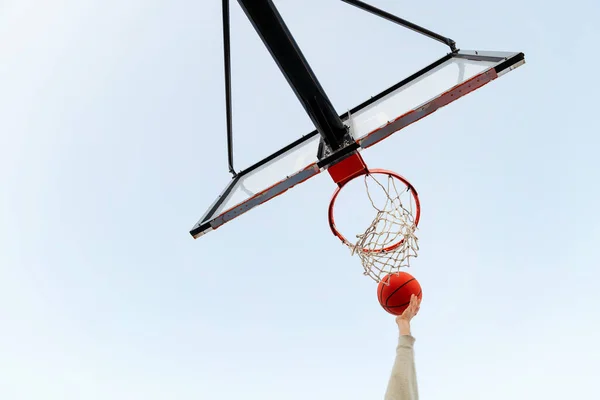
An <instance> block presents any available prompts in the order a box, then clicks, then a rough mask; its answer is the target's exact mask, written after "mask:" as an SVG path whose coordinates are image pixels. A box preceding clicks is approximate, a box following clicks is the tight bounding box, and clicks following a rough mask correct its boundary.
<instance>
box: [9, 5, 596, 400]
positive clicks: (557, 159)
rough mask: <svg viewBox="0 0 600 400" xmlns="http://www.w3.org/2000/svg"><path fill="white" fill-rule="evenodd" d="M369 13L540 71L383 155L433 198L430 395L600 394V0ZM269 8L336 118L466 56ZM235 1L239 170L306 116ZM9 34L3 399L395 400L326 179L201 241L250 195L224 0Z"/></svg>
mask: <svg viewBox="0 0 600 400" xmlns="http://www.w3.org/2000/svg"><path fill="white" fill-rule="evenodd" d="M370 3H371V4H373V5H376V6H379V7H381V8H384V9H386V10H388V11H390V12H392V13H395V14H397V15H399V16H402V17H403V18H406V19H408V20H411V21H413V22H415V23H419V24H421V25H423V26H425V27H427V28H429V29H432V30H435V31H438V32H440V33H442V34H444V35H446V36H449V37H451V38H453V39H454V40H455V41H456V42H457V43H458V46H459V47H460V48H461V49H474V50H494V51H522V52H524V53H525V56H526V60H527V64H525V65H524V66H522V67H520V68H518V69H517V70H515V71H513V72H510V73H509V74H507V75H505V76H503V77H502V78H500V79H498V80H497V81H494V82H493V83H491V84H489V85H487V86H486V87H484V88H482V89H480V90H478V91H476V92H474V93H472V94H470V95H468V96H466V97H465V98H462V99H461V100H459V101H457V102H455V103H453V104H451V105H449V106H448V107H445V108H444V109H442V110H440V111H438V112H436V113H434V114H433V115H431V116H429V117H427V118H426V119H424V120H422V121H419V122H418V123H416V124H414V125H412V126H410V127H408V128H407V129H405V130H404V131H402V132H399V133H396V134H395V135H394V136H392V137H391V138H389V139H387V140H386V141H384V142H381V143H380V144H378V145H377V146H374V147H373V148H371V149H368V150H366V151H364V152H363V153H362V154H363V156H364V158H365V160H366V161H367V162H368V164H369V165H370V166H371V167H377V168H387V169H392V170H394V171H397V172H399V173H401V174H402V175H404V176H405V177H407V178H408V179H409V180H410V181H411V182H412V183H413V185H415V187H416V188H417V190H418V192H419V194H420V197H421V206H422V219H421V223H420V229H419V239H420V246H421V250H420V255H419V257H418V258H417V259H416V260H415V261H414V262H413V264H412V267H411V269H410V271H408V272H410V273H411V274H413V275H414V276H415V277H416V278H417V279H418V280H419V282H420V283H421V285H422V287H423V303H422V306H421V312H420V313H419V315H418V316H417V317H416V318H415V320H414V323H413V334H414V336H415V337H416V340H417V341H416V344H415V352H416V363H417V374H418V380H419V389H420V396H421V398H423V399H445V400H453V399H456V400H459V399H460V400H477V399H481V398H485V399H486V400H496V399H498V400H499V399H507V398H511V399H532V398H544V399H546V400H553V399H564V398H577V399H581V400H583V399H597V398H599V393H598V392H599V389H598V386H597V384H596V382H595V375H596V374H595V373H596V372H597V371H598V370H600V344H598V339H597V338H598V332H599V330H600V314H599V313H598V311H597V309H598V306H599V305H600V294H599V291H598V290H597V282H598V281H600V272H598V266H600V256H599V254H598V253H599V247H598V243H599V242H600V217H599V216H598V213H597V200H598V198H599V195H600V191H599V190H598V187H597V182H598V179H599V178H600V168H599V163H598V161H596V160H597V149H598V147H599V146H600V141H598V139H597V138H596V135H595V134H596V133H597V132H600V126H599V125H600V124H599V123H598V119H597V118H596V115H597V107H596V106H595V104H596V103H597V99H596V95H597V93H598V89H600V85H599V78H598V74H597V73H596V72H595V71H594V67H595V65H597V64H598V62H600V56H598V53H597V51H595V50H594V49H595V48H596V47H597V41H598V39H599V38H600V30H599V28H598V27H597V26H598V25H597V23H596V22H597V21H596V18H595V17H596V16H597V15H600V5H599V4H598V2H594V1H592V0H576V1H574V2H571V3H569V4H568V5H560V6H559V5H556V6H553V5H549V3H547V2H540V1H531V2H523V1H516V0H507V1H505V2H502V3H495V4H491V3H482V2H478V1H477V2H476V1H474V0H464V1H460V2H453V3H444V4H442V3H440V4H437V5H431V4H429V5H423V4H422V3H419V2H409V1H398V0H394V1H392V0H370ZM275 4H276V5H277V6H278V8H279V10H280V12H281V14H282V15H283V17H284V18H285V20H286V22H287V24H288V27H289V28H290V30H291V31H292V33H293V34H294V36H295V37H296V40H297V42H298V44H299V46H300V47H301V49H302V51H303V52H304V54H305V56H306V58H307V59H308V61H309V62H310V63H311V65H312V67H313V69H314V71H315V73H316V75H317V76H318V77H319V79H320V81H321V83H322V85H323V87H324V89H325V90H326V92H327V93H328V95H329V97H330V98H331V100H332V102H333V104H334V105H335V106H336V109H337V110H338V111H339V112H340V113H341V112H344V111H345V110H347V109H348V108H351V107H353V106H355V105H356V104H358V103H360V102H361V101H363V100H365V99H366V98H368V97H369V96H371V95H373V94H376V93H378V92H380V91H381V90H383V89H385V88H387V87H389V86H391V85H392V84H394V83H396V82H397V81H399V80H401V79H403V78H405V77H406V76H408V75H410V74H411V73H413V72H415V71H416V70H418V69H420V68H422V67H424V66H425V65H427V64H429V63H430V62H432V61H434V60H436V59H437V58H439V57H441V56H442V55H444V54H446V52H447V48H445V46H443V45H441V44H439V43H437V42H434V41H431V40H429V39H427V38H424V37H422V36H419V35H417V34H415V33H414V32H411V31H408V30H405V29H403V28H401V27H399V26H396V25H394V24H392V23H389V22H387V21H384V20H380V19H378V18H376V17H374V16H372V15H369V14H366V13H364V12H361V11H359V10H357V9H355V8H353V7H351V6H349V5H347V4H344V3H342V2H341V1H334V0H318V1H317V0H304V1H302V2H293V1H289V0H279V1H275ZM231 12H232V15H231V19H232V71H233V75H232V79H233V97H234V102H233V111H234V119H233V123H234V135H235V139H234V140H235V163H236V168H238V169H240V168H243V167H245V166H249V165H251V164H252V163H253V162H255V161H257V160H259V159H261V158H263V157H265V156H266V155H268V154H270V153H271V152H273V151H275V150H277V149H279V148H281V147H282V146H284V145H286V144H288V143H289V142H292V141H293V140H295V139H297V138H298V137H300V136H301V135H303V134H306V133H308V132H310V131H312V129H313V127H312V126H311V122H310V120H309V119H308V117H307V116H306V114H305V113H304V111H303V109H302V107H301V106H300V104H299V102H298V101H297V99H296V98H295V96H294V94H293V92H292V91H291V90H290V88H289V86H288V85H287V83H286V81H285V79H284V78H283V76H282V75H281V73H280V72H279V70H278V68H277V66H276V64H275V63H274V62H273V60H272V59H271V58H270V56H269V54H268V52H267V51H266V50H265V48H264V47H263V45H262V42H261V41H260V39H259V38H258V36H257V35H256V34H255V32H254V30H253V28H252V26H251V25H250V23H249V22H248V21H247V20H246V19H245V16H244V15H243V12H242V11H241V10H240V7H239V6H238V5H237V4H236V2H232V5H231ZM0 38H2V39H1V40H0V398H2V399H3V400H20V399H46V400H53V399H61V400H70V399H78V400H79V399H86V400H95V399H108V398H110V399H116V400H119V399H127V400H132V399H144V400H153V399H182V400H184V399H213V400H219V399H249V400H252V399H286V400H296V399H307V398H310V399H342V398H343V399H361V400H363V399H377V398H383V393H384V392H385V387H386V384H387V379H388V377H389V373H390V369H391V365H392V363H393V358H394V350H395V346H396V340H397V328H396V326H395V324H394V319H393V317H392V316H390V315H388V314H386V313H385V312H384V311H383V310H382V309H381V308H380V306H379V305H378V304H377V298H376V294H375V288H376V285H375V283H374V282H373V281H371V280H369V279H368V278H367V277H365V276H363V275H362V273H361V266H360V263H359V260H358V259H357V258H355V257H354V258H353V257H351V255H350V254H349V252H348V250H347V249H346V248H344V247H343V246H342V245H341V244H340V243H339V241H338V240H337V239H336V238H335V237H333V236H332V235H331V232H330V231H329V227H328V225H327V214H326V213H327V205H328V202H329V198H330V196H331V194H332V192H333V190H334V188H335V185H334V184H333V182H332V181H331V180H330V179H329V178H328V176H327V174H321V175H320V176H318V177H316V178H313V179H311V180H309V181H307V182H306V183H304V184H302V185H300V186H298V187H296V188H294V189H292V190H290V191H288V192H287V193H286V194H285V195H283V196H280V197H278V198H277V199H275V200H273V201H272V202H270V203H268V204H265V205H262V206H260V207H258V208H256V209H254V210H252V211H251V212H248V213H247V214H245V215H243V216H242V217H240V218H238V219H237V220H235V221H232V222H230V223H228V224H226V225H225V226H223V227H222V228H220V229H218V230H216V231H214V232H211V233H209V234H207V235H205V236H203V237H201V238H199V239H198V240H193V239H192V238H191V237H190V235H189V229H190V228H191V227H192V226H193V225H194V223H196V221H197V220H198V219H199V218H200V216H201V215H202V214H203V213H204V212H205V210H206V209H207V208H208V206H209V205H210V204H211V203H212V202H213V201H214V199H215V198H216V196H217V195H218V194H219V193H220V191H221V190H222V188H223V187H224V186H225V185H226V184H227V182H228V180H229V179H230V175H229V173H228V170H227V155H226V136H225V113H224V91H223V87H224V86H223V65H222V51H223V48H222V32H221V8H220V2H219V1H210V2H208V1H189V0H172V1H168V2H167V1H155V0H146V1H141V0H129V1H127V2H123V1H116V0H103V1H100V0H86V1H81V0H79V1H75V0H50V1H40V0H18V1H17V0H2V1H0ZM348 209H349V210H351V207H350V208H348ZM367 211H368V210H367V209H365V208H364V207H356V208H355V209H354V213H355V215H353V214H350V215H349V216H348V217H349V218H355V217H356V218H360V217H361V216H364V213H365V212H367Z"/></svg>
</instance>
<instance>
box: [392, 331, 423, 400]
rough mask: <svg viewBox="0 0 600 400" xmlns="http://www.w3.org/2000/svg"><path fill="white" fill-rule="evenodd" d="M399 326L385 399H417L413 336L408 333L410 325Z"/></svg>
mask: <svg viewBox="0 0 600 400" xmlns="http://www.w3.org/2000/svg"><path fill="white" fill-rule="evenodd" d="M399 327H400V338H399V339H398V347H397V348H396V359H395V361H394V366H393V368H392V374H391V376H390V380H389V383H388V387H387V390H386V393H385V400H418V398H419V394H418V390H417V374H416V370H415V360H414V351H413V345H414V342H415V338H413V337H412V336H411V335H410V325H408V326H407V327H404V328H403V326H402V325H400V324H399ZM403 332H408V333H403Z"/></svg>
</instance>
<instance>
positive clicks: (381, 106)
mask: <svg viewBox="0 0 600 400" xmlns="http://www.w3.org/2000/svg"><path fill="white" fill-rule="evenodd" d="M240 3H243V1H240ZM259 33H260V34H262V35H263V39H265V32H259ZM453 43H454V42H453V41H452V44H453ZM271 50H272V53H273V49H271ZM274 57H275V55H274ZM524 63H525V57H524V54H523V53H520V52H514V53H510V52H489V51H465V50H454V51H452V52H451V53H448V54H446V55H445V56H443V57H441V58H440V59H439V60H437V61H436V62H434V63H432V64H430V65H428V66H425V67H424V68H423V69H421V70H420V71H417V72H415V73H414V74H413V75H411V76H409V77H407V78H405V79H402V80H401V81H399V82H398V83H397V84H395V85H394V86H392V87H390V88H388V89H386V90H384V91H383V92H381V93H379V94H378V95H376V96H374V97H371V98H369V99H368V100H366V101H365V102H363V103H362V104H359V105H358V106H356V107H354V108H353V109H351V110H350V111H349V112H348V113H346V114H344V115H340V116H337V117H338V118H339V120H341V121H342V123H343V125H344V127H345V129H346V131H347V133H348V134H347V135H346V136H345V137H344V138H343V140H339V141H338V142H337V146H335V147H334V146H332V145H331V140H332V139H331V137H328V136H327V135H324V134H323V132H322V130H323V129H319V123H318V121H317V122H315V125H316V126H317V128H318V129H317V130H315V131H313V132H310V133H308V134H306V135H304V136H302V137H301V138H300V139H298V140H296V141H295V142H293V143H291V144H290V145H288V146H286V147H284V148H282V149H281V150H279V151H277V152H275V153H273V154H272V155H270V156H269V157H267V158H265V159H263V160H260V161H258V162H257V163H256V164H254V165H253V166H251V167H249V168H247V169H246V170H244V171H241V172H239V173H237V174H235V175H234V177H233V179H232V180H231V181H230V182H229V183H228V184H227V186H226V187H225V189H224V190H223V191H222V193H221V194H220V195H219V196H218V197H217V199H216V201H215V202H214V203H213V204H212V205H211V206H210V207H209V209H208V211H207V212H206V213H205V214H204V215H203V216H202V218H201V219H200V221H198V223H196V225H194V227H193V228H192V230H191V231H190V233H191V235H192V236H193V237H194V238H198V237H200V236H202V235H204V234H205V233H207V232H210V231H212V230H214V229H217V228H219V227H221V226H222V225H223V224H225V223H226V222H229V221H231V220H232V219H235V218H237V217H239V216H240V215H242V214H244V213H245V212H247V211H249V210H251V209H252V208H254V207H257V206H258V205H260V204H263V203H265V202H267V201H269V200H271V199H273V198H275V197H276V196H278V195H280V194H282V193H284V192H286V191H287V190H288V189H290V188H292V187H294V186H295V185H297V184H300V183H302V182H304V181H306V180H307V179H310V178H312V177H314V176H316V175H318V174H319V173H320V172H322V171H324V170H326V169H328V168H329V167H330V166H332V165H335V164H336V163H338V162H340V161H341V160H344V159H345V158H346V157H348V156H349V155H350V154H354V153H356V152H359V151H361V150H363V149H367V148H369V147H371V146H373V145H375V144H377V143H379V142H381V141H382V140H384V139H386V138H387V137H389V136H391V135H392V134H393V133H395V132H398V131H400V130H402V129H404V128H406V127H407V126H408V125H410V124H412V123H414V122H416V121H418V120H420V119H421V118H424V117H426V116H428V115H430V114H432V113H433V112H435V111H436V110H438V109H439V108H441V107H444V106H446V105H448V104H450V103H452V102H453V101H456V100H458V99H459V98H461V97H463V96H465V95H466V94H468V93H471V92H473V91H475V90H477V89H479V88H481V87H483V86H484V85H486V84H487V83H489V82H491V81H493V80H495V79H497V78H498V77H500V76H502V75H504V74H506V73H507V72H509V71H512V70H513V69H515V68H517V67H519V66H521V65H523V64H524ZM282 70H283V67H282ZM309 72H310V70H309ZM284 73H286V71H284ZM286 76H287V75H286ZM288 80H290V79H289V76H288ZM317 83H318V82H317ZM292 86H293V85H292ZM319 89H320V88H319ZM299 98H300V100H301V101H302V100H303V99H302V98H301V95H299ZM307 98H308V96H307ZM310 106H311V105H309V106H307V105H306V104H305V108H306V109H307V112H308V113H309V115H310V110H309V108H310ZM312 106H313V107H314V105H312ZM317 108H318V107H317ZM311 117H312V116H311ZM313 120H315V118H313ZM328 139H329V141H328Z"/></svg>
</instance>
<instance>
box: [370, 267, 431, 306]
mask: <svg viewBox="0 0 600 400" xmlns="http://www.w3.org/2000/svg"><path fill="white" fill-rule="evenodd" d="M413 294H414V295H416V296H417V297H418V298H419V299H421V298H422V297H423V294H422V291H421V285H420V284H419V282H418V281H417V280H416V279H415V278H414V277H413V276H412V275H410V274H407V273H406V272H399V273H394V274H389V275H386V276H384V277H383V279H381V281H380V282H379V285H378V286H377V299H378V300H379V304H381V307H383V309H384V310H385V311H387V312H389V313H390V314H394V315H400V314H402V313H403V312H404V310H406V308H407V307H408V304H409V303H410V296H411V295H413Z"/></svg>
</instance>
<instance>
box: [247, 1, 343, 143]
mask: <svg viewBox="0 0 600 400" xmlns="http://www.w3.org/2000/svg"><path fill="white" fill-rule="evenodd" d="M238 2H239V3H240V6H241V7H242V9H243V10H244V12H245V13H246V16H247V17H248V19H249V20H250V22H252V25H253V26H254V29H256V32H257V33H258V35H259V36H260V37H261V39H262V41H263V43H264V44H265V46H266V47H267V49H268V50H269V52H270V53H271V56H272V57H273V59H274V60H275V62H276V63H277V65H278V66H279V69H280V70H281V72H282V73H283V75H284V76H285V78H286V79H287V81H288V83H289V84H290V86H291V87H292V89H293V90H294V93H296V96H297V97H298V100H300V103H302V106H303V107H304V109H305V111H306V113H307V114H308V116H309V117H310V119H311V120H312V122H313V124H314V125H315V127H316V128H317V131H318V132H319V133H320V134H321V136H322V137H323V139H324V141H325V142H326V143H327V145H329V147H331V149H332V150H338V149H340V148H341V147H342V144H343V141H344V138H345V136H346V134H347V129H346V126H345V125H344V124H343V122H342V120H341V119H340V117H339V115H338V114H337V112H336V111H335V108H334V107H333V104H331V101H330V100H329V98H328V97H327V94H326V93H325V91H324V90H323V88H322V87H321V84H320V83H319V80H318V79H317V77H316V76H315V74H314V72H313V71H312V69H311V67H310V65H309V64H308V61H307V60H306V59H305V58H304V55H303V54H302V52H301V51H300V48H299V47H298V45H297V43H296V41H295V40H294V38H293V36H292V34H291V33H290V31H289V29H288V28H287V26H286V25H285V22H284V21H283V19H282V18H281V15H280V14H279V12H278V11H277V8H276V7H275V5H274V4H273V2H272V0H238Z"/></svg>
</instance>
